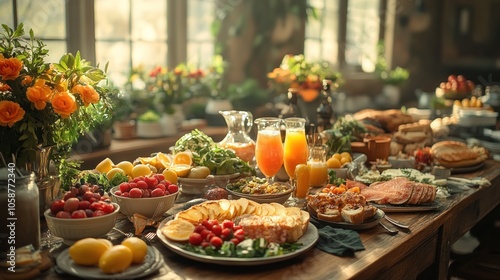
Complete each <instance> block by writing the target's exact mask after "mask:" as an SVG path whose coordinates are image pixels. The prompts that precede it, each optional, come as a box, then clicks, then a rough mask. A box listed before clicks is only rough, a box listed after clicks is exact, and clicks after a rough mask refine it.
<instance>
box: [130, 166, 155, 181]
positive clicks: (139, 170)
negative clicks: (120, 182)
mask: <svg viewBox="0 0 500 280" xmlns="http://www.w3.org/2000/svg"><path fill="white" fill-rule="evenodd" d="M151 173H152V171H151V168H149V166H147V165H145V164H142V163H139V164H136V165H135V166H134V168H132V178H137V177H140V176H149V175H151Z"/></svg>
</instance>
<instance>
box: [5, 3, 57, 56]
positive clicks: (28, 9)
mask: <svg viewBox="0 0 500 280" xmlns="http://www.w3.org/2000/svg"><path fill="white" fill-rule="evenodd" d="M65 2H66V1H65V0H46V1H34V0H17V1H0V18H1V19H2V24H7V25H8V26H10V27H12V28H14V26H15V25H16V26H17V24H19V23H21V22H22V23H23V24H24V31H25V33H26V36H29V30H30V29H33V32H34V33H35V35H36V36H37V37H38V38H40V39H42V40H43V41H44V43H45V44H47V48H48V49H49V50H50V52H49V57H48V61H51V62H57V61H58V60H59V58H60V57H61V56H62V55H63V54H64V53H65V52H66V49H67V45H66V24H65V18H66V13H65V9H66V6H65ZM14 11H16V12H15V13H14ZM14 15H16V16H14Z"/></svg>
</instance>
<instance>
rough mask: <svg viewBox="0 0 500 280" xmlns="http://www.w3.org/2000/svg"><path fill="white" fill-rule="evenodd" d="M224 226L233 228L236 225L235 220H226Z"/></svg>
mask: <svg viewBox="0 0 500 280" xmlns="http://www.w3.org/2000/svg"><path fill="white" fill-rule="evenodd" d="M222 227H223V228H230V229H232V228H233V227H234V222H233V221H230V220H224V222H222Z"/></svg>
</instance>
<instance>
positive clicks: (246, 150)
mask: <svg viewBox="0 0 500 280" xmlns="http://www.w3.org/2000/svg"><path fill="white" fill-rule="evenodd" d="M219 113H220V114H221V115H222V116H223V117H224V119H225V120H226V124H227V134H226V137H224V139H222V141H220V142H219V145H220V146H221V147H224V148H226V149H231V150H233V151H234V152H235V154H236V155H237V156H238V157H239V158H241V159H242V160H244V161H246V162H251V161H252V160H253V158H254V156H255V141H253V140H252V138H250V136H249V135H248V133H250V130H251V129H252V126H253V116H252V113H250V112H247V111H236V110H229V111H219Z"/></svg>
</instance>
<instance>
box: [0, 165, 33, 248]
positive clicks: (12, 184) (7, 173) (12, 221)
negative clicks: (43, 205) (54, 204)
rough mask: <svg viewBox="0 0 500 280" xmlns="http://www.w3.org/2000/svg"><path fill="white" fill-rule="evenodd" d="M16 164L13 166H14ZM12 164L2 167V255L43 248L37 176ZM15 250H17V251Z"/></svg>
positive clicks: (0, 215)
mask: <svg viewBox="0 0 500 280" xmlns="http://www.w3.org/2000/svg"><path fill="white" fill-rule="evenodd" d="M10 165H12V164H10ZM10 165H9V167H8V168H5V167H4V168H0V207H1V209H0V220H1V221H2V224H6V226H2V227H1V228H0V252H7V253H9V252H11V251H13V250H12V248H15V249H18V248H21V247H23V246H27V245H33V247H34V248H35V249H39V248H40V213H39V212H40V209H39V192H38V187H37V185H36V183H35V174H34V173H29V172H27V171H22V172H21V174H19V172H18V170H16V169H15V168H14V167H11V166H10ZM15 249H14V250H15Z"/></svg>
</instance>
